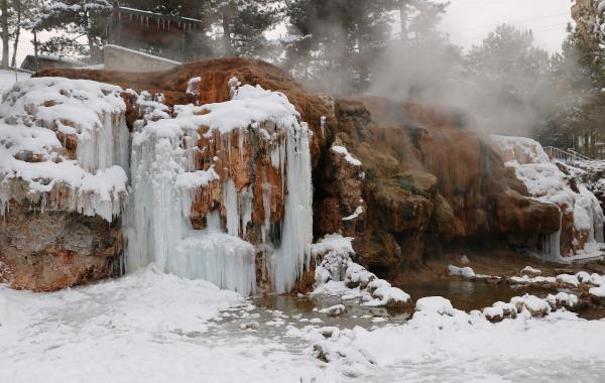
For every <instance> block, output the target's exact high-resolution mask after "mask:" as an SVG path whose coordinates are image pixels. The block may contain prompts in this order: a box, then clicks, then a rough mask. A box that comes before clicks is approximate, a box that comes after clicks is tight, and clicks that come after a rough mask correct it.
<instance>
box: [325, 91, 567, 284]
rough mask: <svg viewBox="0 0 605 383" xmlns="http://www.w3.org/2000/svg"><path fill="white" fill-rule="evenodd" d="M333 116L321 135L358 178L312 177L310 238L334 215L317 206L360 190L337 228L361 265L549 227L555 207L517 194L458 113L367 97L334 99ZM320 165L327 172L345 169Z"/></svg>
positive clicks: (416, 258) (404, 263)
mask: <svg viewBox="0 0 605 383" xmlns="http://www.w3.org/2000/svg"><path fill="white" fill-rule="evenodd" d="M334 114H335V120H336V121H337V123H336V124H335V125H331V126H330V129H331V131H330V132H329V134H328V136H329V137H330V138H331V139H332V140H333V141H332V142H333V143H334V144H336V145H343V146H345V147H346V148H348V149H349V151H350V152H351V153H353V155H354V156H356V157H357V158H358V159H359V160H360V162H361V168H362V169H363V172H364V173H365V174H364V179H363V182H361V181H359V182H358V181H357V180H358V179H359V177H358V176H357V175H355V174H354V175H351V176H350V177H349V181H348V182H349V185H347V186H346V187H342V188H340V185H343V182H342V181H340V180H338V179H337V178H332V179H330V178H329V177H326V176H324V177H322V178H320V179H321V181H320V182H319V184H318V185H317V184H316V188H317V190H318V191H317V192H316V197H315V198H316V206H319V207H320V209H319V210H316V216H315V220H316V225H315V229H316V235H318V236H321V235H323V234H327V233H328V232H329V230H331V229H332V227H331V226H330V225H332V224H333V221H334V218H333V217H332V216H331V215H327V216H326V215H322V214H321V212H323V211H326V210H327V208H326V207H325V206H334V205H338V203H337V202H332V201H333V200H336V201H342V202H340V203H343V204H345V205H346V204H347V203H348V204H351V202H349V201H356V200H357V198H358V197H357V196H358V195H359V194H360V193H361V195H362V198H363V201H364V204H365V206H367V214H363V215H362V216H360V218H359V219H358V220H357V221H356V223H357V225H355V226H351V227H350V228H349V229H348V230H349V231H347V232H346V234H347V235H352V236H355V238H356V240H355V242H354V243H355V247H356V251H357V254H358V255H359V257H360V259H359V260H360V262H361V263H362V264H363V265H365V266H368V267H369V268H370V269H371V270H373V271H376V272H379V273H381V274H383V275H391V276H393V275H396V274H397V273H398V271H399V270H403V269H406V268H409V267H418V266H420V265H421V264H422V260H423V257H424V256H425V254H426V253H427V252H435V251H439V248H440V246H442V245H444V244H447V243H450V242H451V241H461V240H464V241H471V242H472V241H481V240H483V241H490V240H496V239H498V238H506V237H509V236H516V237H521V238H522V239H527V238H529V237H531V236H533V235H542V234H543V235H547V234H549V233H553V232H556V231H557V230H558V228H559V220H558V219H559V218H558V211H557V209H556V207H554V206H552V205H548V204H544V203H541V202H538V201H535V200H531V199H528V198H526V196H527V189H526V188H525V186H524V185H523V184H522V183H520V182H519V181H518V180H517V179H516V178H515V175H514V173H513V172H511V171H510V170H508V169H506V168H505V167H504V164H503V162H502V160H501V158H500V157H499V155H498V153H496V152H495V151H494V150H493V149H492V148H491V147H490V145H489V144H488V143H487V141H486V140H484V139H482V138H481V137H479V136H478V135H476V134H474V133H473V132H472V131H471V130H470V129H468V128H467V127H466V126H465V124H466V122H465V121H464V116H459V115H455V114H453V113H446V112H440V111H437V110H433V109H430V108H426V107H421V106H419V105H415V104H398V103H394V102H392V101H389V100H386V99H376V98H373V99H370V98H366V99H356V100H337V101H336V102H335V103H334ZM320 162H321V163H326V165H325V168H324V171H325V172H327V173H328V174H336V175H337V174H342V173H346V172H347V171H348V170H347V169H349V168H350V164H349V163H346V162H345V165H344V166H342V165H339V164H340V163H339V162H337V161H325V162H324V161H320ZM337 166H339V167H340V170H336V171H335V170H332V169H333V168H334V167H337ZM320 174H321V173H320ZM334 190H335V191H334ZM318 199H319V200H320V202H319V203H318V202H317V201H318ZM345 210H346V209H345ZM332 211H337V209H333V210H332ZM332 214H334V213H332ZM345 214H350V208H349V211H346V212H345ZM340 216H341V217H344V215H343V214H342V213H341V215H340ZM325 221H328V222H327V223H326V222H325Z"/></svg>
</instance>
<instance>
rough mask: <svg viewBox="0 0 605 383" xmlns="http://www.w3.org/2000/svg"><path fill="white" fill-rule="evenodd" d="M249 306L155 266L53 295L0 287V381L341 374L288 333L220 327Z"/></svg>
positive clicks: (95, 382) (282, 378)
mask: <svg viewBox="0 0 605 383" xmlns="http://www.w3.org/2000/svg"><path fill="white" fill-rule="evenodd" d="M249 306H250V304H249V303H248V302H246V301H244V300H243V299H242V297H241V296H240V295H238V294H236V293H234V292H231V291H225V290H219V289H218V288H217V287H216V286H214V285H213V284H211V283H209V282H206V281H203V280H189V279H186V278H180V277H177V276H174V275H169V274H164V273H161V272H157V271H154V270H153V269H145V270H139V271H138V272H135V273H133V274H130V275H127V276H125V277H123V278H120V279H116V280H112V281H107V282H104V283H99V284H95V285H92V286H87V287H83V288H76V289H67V290H62V291H59V292H57V293H51V294H33V293H30V292H26V291H14V290H11V289H9V288H7V287H5V286H1V285H0V339H2V342H0V355H1V357H0V381H2V382H11V383H26V382H41V381H44V382H47V383H59V382H60V383H79V382H83V381H86V382H91V383H101V382H107V381H111V382H146V383H159V382H172V381H174V382H192V381H199V380H203V381H209V382H217V383H221V382H222V383H228V382H237V381H241V379H242V377H243V376H245V377H246V381H247V382H279V383H281V382H286V381H290V380H292V379H294V380H295V381H303V382H311V381H316V382H334V381H336V380H337V376H334V373H333V372H332V371H330V369H328V370H326V369H325V368H320V367H319V366H317V363H316V361H315V360H314V359H313V358H312V356H311V355H308V354H305V353H303V352H302V350H301V349H302V347H303V346H298V343H301V342H302V341H300V340H298V343H297V345H296V346H295V351H291V349H292V348H294V346H292V343H290V344H288V343H286V342H287V340H283V338H282V339H281V340H279V341H278V340H275V339H270V338H268V337H263V336H262V335H258V334H254V333H251V332H244V330H240V329H239V327H238V328H236V329H233V326H232V327H230V326H229V323H221V325H220V327H219V326H218V325H217V324H216V320H217V319H219V317H220V316H221V313H225V312H226V313H230V312H235V313H238V314H239V313H240V312H243V313H242V314H241V315H245V314H248V312H247V311H245V310H247V309H248V307H249ZM304 346H306V345H304ZM32 366H35V368H32ZM293 377H294V378H293Z"/></svg>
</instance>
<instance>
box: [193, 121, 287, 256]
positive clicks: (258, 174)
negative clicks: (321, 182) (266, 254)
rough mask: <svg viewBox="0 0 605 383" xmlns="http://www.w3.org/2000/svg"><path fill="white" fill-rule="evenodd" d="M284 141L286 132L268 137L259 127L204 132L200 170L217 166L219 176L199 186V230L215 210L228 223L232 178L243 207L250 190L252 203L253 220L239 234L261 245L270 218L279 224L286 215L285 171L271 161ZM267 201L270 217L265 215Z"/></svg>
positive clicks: (195, 216)
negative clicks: (227, 201) (228, 186)
mask: <svg viewBox="0 0 605 383" xmlns="http://www.w3.org/2000/svg"><path fill="white" fill-rule="evenodd" d="M261 127H262V126H261ZM203 131H205V129H202V132H203ZM284 140H285V132H281V133H280V134H278V135H277V137H275V138H274V139H273V140H268V139H266V138H265V137H263V135H262V134H261V133H260V131H259V130H258V129H253V128H246V127H243V128H242V129H235V130H233V131H231V132H230V133H225V134H221V133H220V132H219V131H213V132H212V133H211V134H210V135H208V134H202V135H201V138H200V140H199V141H198V147H199V148H200V150H199V152H198V157H197V159H196V164H197V165H196V166H197V170H209V169H210V168H211V167H214V170H215V171H216V173H217V175H218V176H219V179H218V180H215V181H212V182H210V184H209V185H207V186H204V187H200V188H199V189H198V191H197V193H196V194H195V196H194V198H193V202H192V206H191V213H190V217H191V222H192V225H193V227H194V228H195V229H198V230H200V229H203V228H205V227H206V216H207V215H208V214H209V213H210V212H212V211H218V212H219V213H220V216H221V221H222V222H223V225H225V222H226V220H227V214H226V207H225V206H224V204H223V203H224V201H223V193H224V192H225V190H224V188H225V182H226V181H227V180H231V181H232V182H233V184H234V187H235V190H236V191H237V192H238V196H239V200H238V204H239V206H240V210H241V209H243V208H244V205H245V203H246V201H245V195H246V193H250V198H251V203H252V206H251V217H250V218H251V219H250V222H248V223H247V226H246V227H245V228H244V227H241V228H240V233H239V234H240V236H241V237H242V238H244V239H245V240H247V241H249V242H250V243H252V244H254V245H259V244H261V243H262V241H263V239H262V232H261V230H262V226H263V225H265V224H266V222H267V221H268V222H269V223H270V224H273V225H278V224H279V223H280V222H282V221H283V218H284V213H285V212H284V203H285V196H286V190H284V187H285V183H284V182H283V181H284V177H285V174H284V175H283V176H282V170H281V168H279V167H275V166H273V163H272V162H271V153H272V151H273V150H274V149H275V148H278V146H279V145H281V144H283V143H284ZM265 203H267V205H268V210H269V214H270V216H269V217H265V214H266V211H267V209H266V206H265ZM241 224H242V225H243V224H244V222H241Z"/></svg>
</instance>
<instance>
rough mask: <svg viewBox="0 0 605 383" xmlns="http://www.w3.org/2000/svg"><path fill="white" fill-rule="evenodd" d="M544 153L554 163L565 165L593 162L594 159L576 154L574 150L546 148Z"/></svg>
mask: <svg viewBox="0 0 605 383" xmlns="http://www.w3.org/2000/svg"><path fill="white" fill-rule="evenodd" d="M544 151H545V152H546V154H547V155H548V157H549V158H550V159H551V160H553V161H561V162H565V163H573V162H578V161H592V158H590V157H588V156H585V155H583V154H580V153H578V152H576V151H575V150H573V149H569V150H563V149H559V148H555V147H554V146H546V147H545V148H544Z"/></svg>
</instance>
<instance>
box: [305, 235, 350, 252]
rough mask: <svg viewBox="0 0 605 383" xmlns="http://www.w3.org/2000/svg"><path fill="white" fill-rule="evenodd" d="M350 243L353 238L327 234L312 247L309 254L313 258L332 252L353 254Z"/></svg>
mask: <svg viewBox="0 0 605 383" xmlns="http://www.w3.org/2000/svg"><path fill="white" fill-rule="evenodd" d="M352 242H353V238H351V237H343V236H342V235H340V234H327V235H326V236H324V237H323V238H322V239H320V240H319V242H317V243H314V244H313V245H312V247H311V253H312V254H313V255H314V256H318V255H321V254H327V253H329V252H333V251H336V252H344V253H346V254H354V251H353V244H352Z"/></svg>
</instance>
